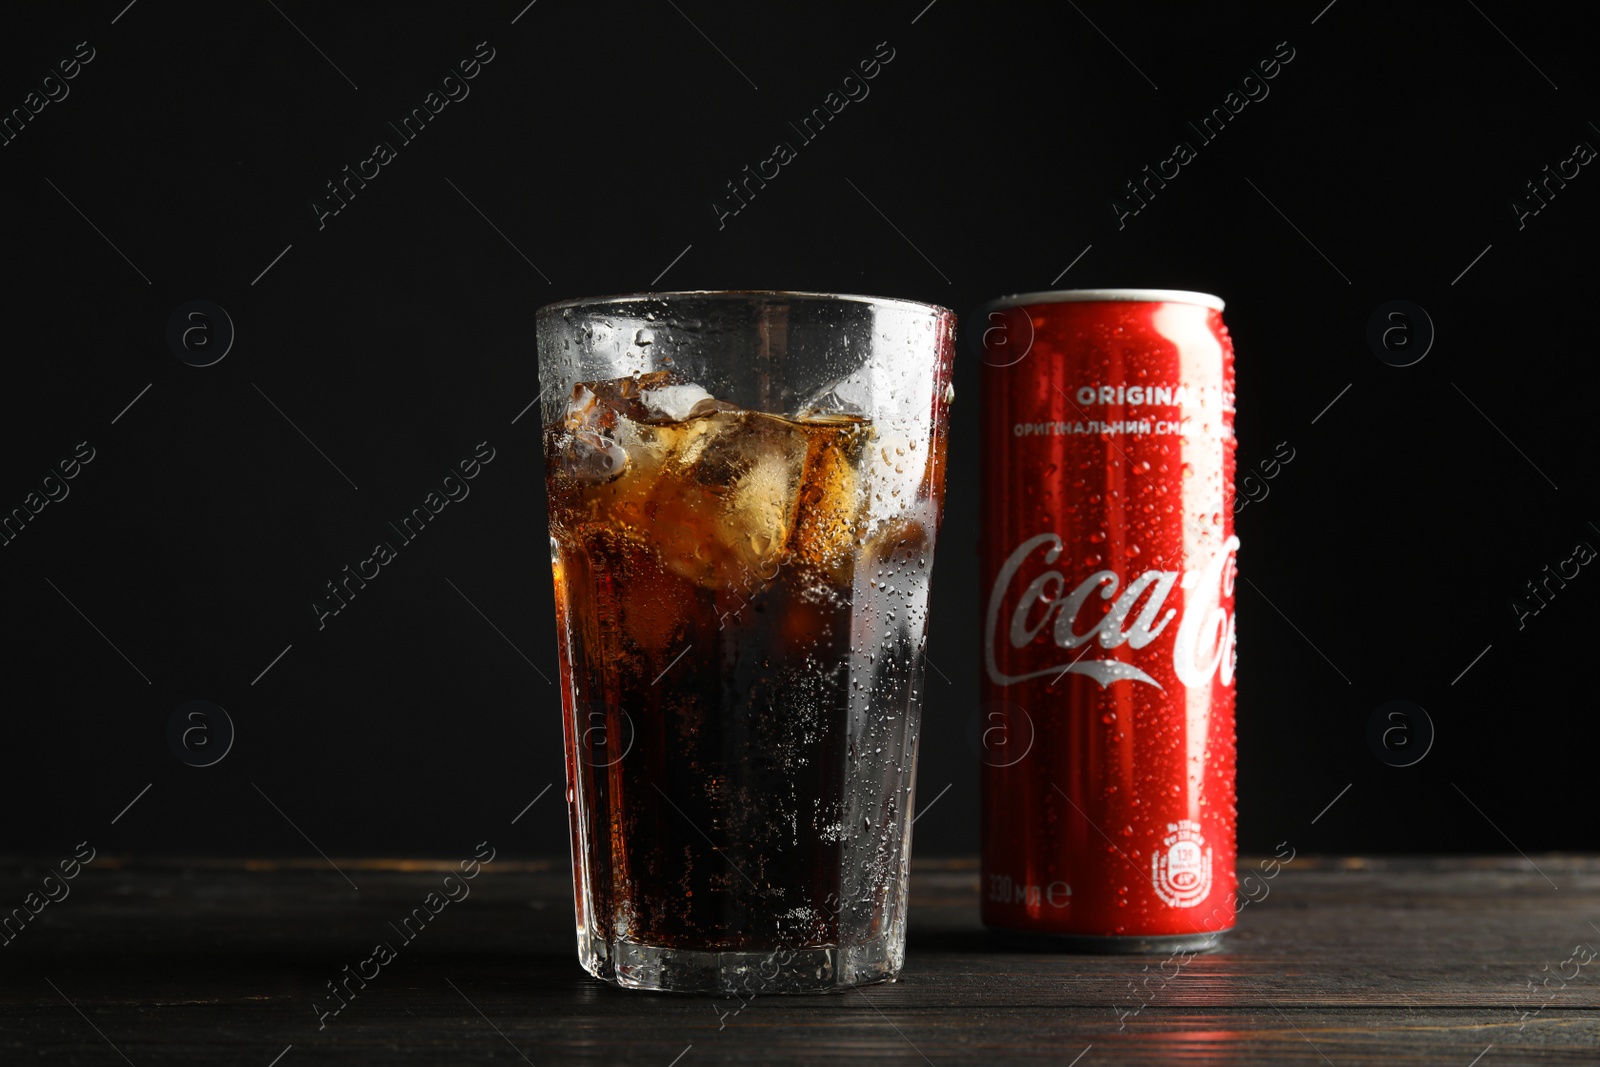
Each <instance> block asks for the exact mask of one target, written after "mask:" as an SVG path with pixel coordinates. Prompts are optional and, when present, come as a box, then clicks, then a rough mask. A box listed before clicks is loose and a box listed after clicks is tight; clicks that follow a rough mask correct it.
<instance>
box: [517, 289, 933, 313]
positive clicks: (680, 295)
mask: <svg viewBox="0 0 1600 1067" xmlns="http://www.w3.org/2000/svg"><path fill="white" fill-rule="evenodd" d="M692 297H790V298H793V297H798V298H801V299H803V300H806V301H809V302H812V303H839V304H864V305H868V306H873V307H899V308H905V309H908V310H915V311H922V312H931V313H933V315H934V316H935V317H942V316H950V317H951V318H954V317H955V314H956V313H955V312H954V311H952V310H951V309H949V308H947V307H945V306H943V305H942V304H929V303H924V302H923V301H920V300H907V299H905V298H904V297H898V296H864V295H861V294H858V293H822V292H814V291H811V290H805V289H666V290H660V291H654V290H653V291H649V292H641V293H611V294H607V295H604V296H578V297H570V298H568V299H566V300H557V301H555V302H554V303H550V304H544V305H541V306H540V307H539V308H538V309H537V310H536V311H535V312H534V314H535V315H539V316H542V315H545V314H547V313H549V312H553V311H566V310H570V309H574V308H580V307H604V306H606V305H609V304H624V303H642V302H644V301H647V300H664V301H673V300H682V299H687V298H692Z"/></svg>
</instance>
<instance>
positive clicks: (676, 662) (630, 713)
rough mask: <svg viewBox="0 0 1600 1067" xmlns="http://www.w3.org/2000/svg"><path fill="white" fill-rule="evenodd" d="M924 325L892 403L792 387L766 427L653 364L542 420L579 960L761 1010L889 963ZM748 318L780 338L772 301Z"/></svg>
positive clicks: (861, 382)
mask: <svg viewBox="0 0 1600 1067" xmlns="http://www.w3.org/2000/svg"><path fill="white" fill-rule="evenodd" d="M602 310H604V309H602ZM607 313H608V314H610V315H611V316H613V317H615V315H616V312H615V310H614V309H613V310H610V311H608V312H607ZM943 314H944V315H945V316H948V313H947V312H946V313H943ZM920 318H922V319H926V320H928V321H929V322H931V323H933V324H935V325H940V326H941V329H942V341H940V343H937V344H931V345H930V343H929V342H930V341H932V340H933V338H932V337H931V336H929V335H924V337H923V338H917V340H918V342H919V345H920V347H919V350H918V352H917V353H916V355H917V356H918V358H919V361H920V362H921V363H922V364H923V366H922V367H921V370H922V372H923V373H922V375H921V377H920V378H910V379H908V381H909V382H912V383H914V384H909V385H907V386H906V389H907V392H908V393H909V394H912V395H911V400H910V403H909V405H904V404H901V403H899V402H898V401H897V402H895V403H890V402H889V400H888V399H887V398H886V397H885V395H884V386H885V385H887V384H888V382H887V381H886V380H885V379H884V377H883V375H882V374H881V368H880V369H879V370H878V371H872V372H871V373H865V374H863V373H855V372H852V373H847V374H844V375H842V376H840V377H837V378H832V379H829V380H827V381H823V382H821V383H811V382H795V383H794V384H793V385H792V386H791V387H790V388H787V389H783V390H779V395H778V396H775V397H773V398H771V402H770V403H769V405H768V406H772V407H778V406H780V404H781V406H782V408H783V410H784V411H785V413H784V414H774V413H771V412H770V411H766V410H759V409H757V408H756V407H755V406H754V405H749V404H748V403H747V404H741V403H738V402H736V401H733V400H727V399H720V398H718V397H716V396H713V395H712V393H711V391H710V390H708V389H707V388H706V387H705V384H704V383H705V382H706V381H707V380H708V379H710V378H714V377H715V375H714V374H712V373H710V372H709V371H705V370H697V369H696V368H693V366H692V363H693V361H692V360H689V359H687V358H684V354H683V353H682V352H680V354H679V358H676V359H674V358H672V357H670V356H667V355H664V354H662V353H657V352H648V353H647V354H648V355H649V357H650V360H651V362H650V363H647V364H646V366H649V365H653V364H654V362H655V361H657V360H659V362H660V363H664V364H666V366H664V367H661V368H660V369H653V370H645V371H643V373H637V374H632V375H629V376H627V377H619V378H611V379H586V380H580V381H577V382H575V383H573V384H572V385H571V387H570V389H568V390H567V391H566V393H565V395H564V397H563V398H562V403H561V405H560V408H559V412H558V413H557V414H556V416H555V417H554V418H552V419H549V420H547V425H546V429H545V433H544V447H545V459H546V472H547V475H546V484H547V489H548V495H549V513H550V533H551V560H552V565H553V568H554V574H555V588H556V596H557V604H556V608H557V617H558V625H559V628H560V629H559V634H558V637H559V652H560V664H561V686H562V691H563V692H562V695H563V702H564V710H565V712H566V714H565V715H564V720H565V724H566V731H567V777H568V785H569V793H568V796H569V801H570V803H571V808H572V831H573V857H574V871H575V887H576V895H577V913H578V938H579V954H580V958H581V959H582V960H583V962H584V965H585V967H587V968H588V969H589V970H590V971H591V973H594V974H596V975H597V976H598V977H602V978H605V979H607V980H610V981H613V982H616V983H617V984H621V985H625V986H633V987H643V988H669V989H684V990H699V991H713V992H715V991H724V992H726V991H732V992H740V993H742V992H743V991H746V990H748V991H750V992H752V993H754V992H759V991H775V990H800V989H821V988H834V987H839V986H846V985H851V984H858V983H860V982H863V981H873V980H881V979H884V978H892V977H893V976H894V974H895V973H896V972H897V971H898V968H899V965H900V961H901V959H902V958H903V941H904V894H905V867H906V863H907V861H908V858H909V847H910V842H909V830H910V824H909V819H908V817H907V816H908V813H909V811H910V807H911V801H912V795H911V794H912V783H913V769H914V766H915V755H916V739H917V730H918V714H917V713H918V710H919V691H920V686H921V673H922V672H921V663H920V660H919V657H918V652H919V650H920V647H921V644H922V641H923V635H924V627H925V623H926V613H927V596H928V577H929V571H930V568H931V562H932V550H933V544H934V534H935V531H936V529H937V525H938V520H939V508H940V501H941V498H942V479H943V448H944V435H943V426H944V418H945V416H944V408H945V406H946V405H947V403H948V397H947V396H946V395H945V389H946V388H947V385H948V373H949V341H950V328H949V323H947V322H941V320H939V319H938V318H929V316H927V314H926V312H925V311H924V312H923V313H922V314H921V315H920ZM768 322H769V326H771V327H774V329H769V331H768V334H767V339H768V341H769V343H770V342H771V339H772V337H773V336H774V332H775V330H776V332H784V331H786V332H787V333H788V334H789V342H788V344H789V346H790V347H791V348H793V347H796V342H797V340H798V337H799V336H800V335H799V333H798V331H797V329H796V327H797V323H796V322H795V321H794V319H793V317H792V316H791V315H790V314H789V313H788V312H787V311H786V313H785V315H784V316H783V318H782V320H781V321H780V322H779V323H773V322H772V321H771V318H770V317H769V319H768ZM918 325H919V326H920V325H921V323H920V322H919V323H918ZM779 327H781V329H777V328H779ZM651 338H652V344H654V343H659V342H660V341H661V340H664V339H665V338H664V335H663V332H662V331H660V330H659V329H657V330H653V331H651ZM678 343H679V345H680V346H682V347H687V341H686V340H685V339H684V338H683V337H682V336H679V337H678ZM874 350H875V349H874V348H873V347H872V346H867V348H866V351H868V352H870V351H874ZM896 358H905V357H903V356H898V355H897V357H896ZM819 369H820V368H819ZM839 369H842V368H837V367H836V368H834V370H836V371H837V370H839ZM869 369H870V361H869ZM860 370H861V368H860V367H857V368H856V371H858V372H859V371H860ZM930 370H931V371H932V373H931V374H930V373H928V371H930ZM691 371H696V372H695V373H694V374H693V377H691ZM697 379H698V380H697ZM769 381H770V379H769ZM728 391H729V392H731V393H732V394H733V395H738V394H739V393H740V392H741V389H740V388H739V387H738V385H737V382H733V383H730V384H729V386H728ZM724 395H727V394H724ZM919 397H920V399H919ZM919 403H920V404H921V405H922V409H921V411H920V414H919V415H918V416H917V417H916V418H913V419H910V420H909V421H908V420H907V419H906V418H905V417H903V416H904V415H905V413H906V412H907V411H908V410H915V409H916V408H917V406H918V404H919ZM919 426H920V429H919Z"/></svg>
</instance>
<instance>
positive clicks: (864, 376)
mask: <svg viewBox="0 0 1600 1067" xmlns="http://www.w3.org/2000/svg"><path fill="white" fill-rule="evenodd" d="M871 413H872V367H871V366H870V365H869V366H864V367H857V368H856V369H855V370H853V371H851V372H850V373H849V374H847V375H845V376H844V377H843V378H839V379H837V380H835V381H832V382H829V383H828V384H827V385H824V386H823V387H822V388H820V389H817V390H814V391H813V392H812V393H811V394H810V395H809V396H807V397H806V398H805V399H804V400H802V401H801V402H800V404H799V406H798V407H796V409H795V413H794V418H797V419H816V418H819V417H826V416H829V415H854V416H856V417H858V418H865V417H867V416H869V415H871Z"/></svg>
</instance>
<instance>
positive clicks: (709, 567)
mask: <svg viewBox="0 0 1600 1067" xmlns="http://www.w3.org/2000/svg"><path fill="white" fill-rule="evenodd" d="M644 434H648V435H653V436H654V437H655V442H654V443H655V444H656V445H657V446H661V445H665V446H666V447H665V455H664V458H663V462H662V463H661V466H660V467H659V469H658V470H657V471H656V472H655V474H654V475H653V480H654V485H653V486H652V492H651V509H652V512H653V517H654V521H653V522H652V524H651V534H652V537H653V539H654V540H655V541H656V543H657V545H658V548H659V551H660V555H661V558H662V561H663V562H664V563H665V564H666V566H667V567H668V568H669V569H671V570H672V571H673V572H675V573H677V574H679V575H680V576H682V577H685V578H690V579H692V580H694V581H697V582H700V583H701V584H702V585H705V586H707V587H715V586H719V585H720V586H724V587H727V588H731V589H744V590H747V591H748V590H750V589H753V588H756V587H757V586H759V584H760V583H761V582H762V581H763V580H765V579H770V578H772V577H773V576H774V575H775V574H776V573H777V569H778V568H779V567H780V566H781V563H782V558H783V555H784V552H785V551H786V546H787V544H788V541H789V535H790V532H791V531H792V530H793V528H794V518H795V511H796V507H797V503H798V499H799V491H800V478H801V474H802V473H803V471H804V469H805V459H806V437H805V434H804V432H803V431H802V430H801V429H800V427H798V426H796V425H795V424H794V423H791V422H789V421H788V420H786V419H781V418H778V417H776V416H773V415H763V414H761V413H759V412H751V411H732V412H729V411H717V412H713V413H711V414H710V415H708V416H706V417H704V418H697V419H694V420H692V421H688V422H683V423H676V424H668V425H665V426H655V427H649V428H648V430H646V431H644Z"/></svg>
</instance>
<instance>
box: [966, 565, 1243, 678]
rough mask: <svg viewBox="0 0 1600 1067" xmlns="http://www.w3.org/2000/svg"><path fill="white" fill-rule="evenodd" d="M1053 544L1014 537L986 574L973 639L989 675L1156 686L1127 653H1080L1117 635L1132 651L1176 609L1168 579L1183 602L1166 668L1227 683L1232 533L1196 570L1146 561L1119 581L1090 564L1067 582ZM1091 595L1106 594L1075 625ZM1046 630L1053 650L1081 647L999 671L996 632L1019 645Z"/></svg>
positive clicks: (1115, 641)
mask: <svg viewBox="0 0 1600 1067" xmlns="http://www.w3.org/2000/svg"><path fill="white" fill-rule="evenodd" d="M1062 548H1063V542H1062V540H1061V537H1060V536H1059V535H1058V534H1053V533H1046V534H1040V535H1038V536H1037V537H1033V538H1029V539H1028V540H1026V541H1024V542H1023V543H1022V544H1020V545H1018V546H1017V548H1016V551H1014V552H1012V553H1011V556H1010V557H1009V558H1008V559H1007V560H1006V561H1005V564H1004V565H1003V566H1002V567H1001V568H1000V573H999V574H998V575H996V576H995V580H994V588H993V589H992V590H991V591H990V593H989V610H988V613H987V617H986V619H985V624H984V640H983V645H984V649H983V655H984V667H985V668H986V669H987V671H988V673H989V680H990V681H991V682H993V683H994V684H995V685H1012V684H1014V683H1016V682H1022V681H1026V680H1028V679H1030V678H1042V677H1045V676H1046V675H1058V676H1059V675H1066V674H1085V675H1088V676H1089V677H1090V678H1093V679H1094V680H1095V681H1096V682H1098V683H1100V687H1101V688H1102V689H1104V688H1105V687H1107V686H1109V685H1110V684H1111V683H1113V682H1142V683H1144V684H1146V685H1153V686H1155V687H1156V688H1157V689H1161V688H1163V687H1162V685H1161V683H1160V682H1158V681H1156V680H1155V679H1154V678H1152V677H1151V676H1150V675H1149V674H1147V673H1146V672H1145V671H1143V670H1141V669H1139V668H1138V667H1137V666H1135V665H1134V664H1132V663H1130V662H1128V661H1127V660H1123V659H1117V658H1115V657H1113V656H1101V657H1093V656H1091V655H1090V654H1089V653H1090V652H1091V651H1092V650H1094V649H1095V648H1099V649H1102V650H1106V651H1109V650H1111V649H1115V648H1119V647H1121V646H1122V645H1124V644H1125V645H1127V646H1128V648H1129V649H1131V650H1133V651H1138V650H1140V649H1142V648H1145V647H1146V646H1148V645H1150V644H1151V643H1153V642H1154V641H1155V640H1156V639H1157V638H1158V637H1160V636H1161V635H1162V634H1163V633H1164V632H1165V631H1166V630H1167V628H1168V625H1169V624H1170V623H1171V622H1172V620H1173V619H1174V618H1176V617H1177V614H1178V609H1177V608H1169V607H1166V603H1167V597H1168V596H1169V595H1170V594H1171V593H1172V590H1173V588H1174V587H1176V588H1179V589H1182V590H1183V591H1184V609H1183V618H1182V619H1181V620H1180V621H1179V623H1178V627H1177V630H1176V632H1175V633H1174V635H1173V639H1172V669H1173V673H1174V674H1175V675H1177V678H1178V681H1179V682H1181V683H1183V685H1184V686H1186V687H1194V686H1198V685H1204V684H1206V683H1207V682H1209V681H1210V680H1211V677H1212V675H1213V674H1215V675H1217V677H1218V678H1219V679H1220V681H1221V683H1222V684H1223V685H1224V686H1228V685H1232V684H1233V667H1234V642H1235V635H1234V617H1233V613H1232V612H1230V611H1229V610H1228V609H1227V608H1226V607H1223V605H1222V602H1223V600H1225V599H1226V600H1227V601H1229V602H1230V603H1231V602H1232V598H1233V585H1234V580H1235V577H1236V575H1237V573H1238V568H1237V565H1236V562H1235V553H1236V552H1238V550H1239V539H1238V538H1237V537H1229V538H1228V539H1227V541H1225V542H1224V543H1223V545H1222V549H1221V551H1219V552H1218V553H1217V554H1216V555H1215V556H1213V557H1212V558H1211V560H1210V561H1209V562H1208V563H1207V564H1206V565H1205V566H1204V567H1202V568H1200V569H1199V570H1190V571H1169V570H1147V571H1145V572H1144V573H1143V574H1141V575H1139V576H1138V577H1137V578H1134V579H1133V580H1132V581H1130V582H1128V583H1127V584H1126V585H1124V584H1123V582H1122V576H1121V575H1120V574H1118V573H1117V572H1116V571H1113V570H1098V571H1095V572H1094V573H1093V574H1090V575H1089V576H1088V577H1086V578H1084V579H1083V580H1082V581H1080V582H1078V583H1077V585H1075V586H1072V587H1071V590H1070V591H1068V580H1067V578H1066V576H1064V575H1063V574H1062V573H1061V572H1060V571H1059V570H1056V569H1054V568H1053V564H1054V563H1055V562H1056V560H1057V559H1059V558H1060V556H1061V552H1062ZM1030 574H1031V575H1032V577H1029V575H1030ZM1095 595H1098V596H1099V598H1100V599H1101V600H1103V601H1105V600H1110V601H1112V604H1111V608H1110V609H1109V610H1108V611H1107V612H1106V613H1105V614H1104V615H1102V616H1100V619H1099V621H1098V622H1095V623H1094V624H1093V625H1091V626H1089V627H1088V628H1087V629H1085V630H1081V631H1080V630H1079V629H1078V626H1079V620H1078V616H1079V615H1080V614H1082V613H1083V608H1084V605H1085V604H1087V603H1088V601H1089V599H1090V598H1091V597H1092V596H1095ZM1008 608H1009V610H1008ZM1002 616H1004V617H1002ZM1046 634H1048V638H1049V644H1050V646H1051V647H1052V648H1054V649H1059V650H1061V651H1062V652H1068V651H1071V650H1073V649H1078V648H1082V649H1083V651H1082V652H1079V653H1078V654H1077V655H1076V656H1072V657H1069V658H1066V659H1065V660H1064V661H1061V662H1055V663H1051V664H1049V665H1047V666H1041V667H1038V668H1032V667H1031V666H1024V668H1023V670H1022V673H1020V674H1008V673H1006V672H1005V671H1003V670H1001V668H1000V662H999V657H998V655H997V652H998V651H999V648H1000V642H1001V641H1005V642H1007V643H1008V644H1009V645H1010V647H1011V648H1012V649H1017V650H1020V649H1023V648H1027V647H1029V646H1030V645H1034V644H1036V643H1042V639H1043V638H1044V636H1045V635H1046ZM1052 658H1054V657H1052Z"/></svg>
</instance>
